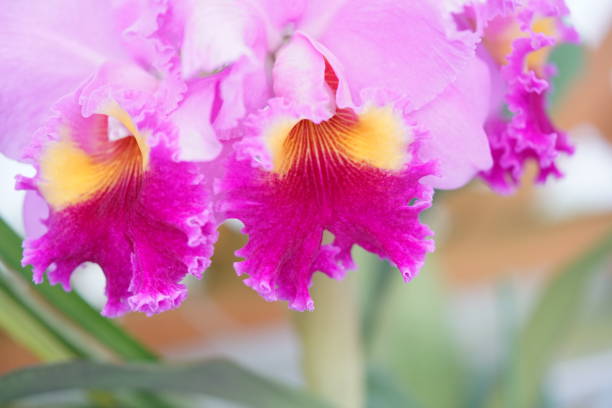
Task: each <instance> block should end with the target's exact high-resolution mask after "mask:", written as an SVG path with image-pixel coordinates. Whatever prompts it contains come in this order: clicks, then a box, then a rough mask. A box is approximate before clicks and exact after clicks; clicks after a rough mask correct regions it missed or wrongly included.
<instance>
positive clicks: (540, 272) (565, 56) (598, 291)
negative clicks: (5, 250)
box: [0, 0, 612, 407]
mask: <svg viewBox="0 0 612 408" xmlns="http://www.w3.org/2000/svg"><path fill="white" fill-rule="evenodd" d="M567 3H568V4H569V6H570V8H571V9H572V19H571V21H572V22H573V24H574V25H575V26H576V28H577V29H578V31H579V32H580V34H581V36H582V40H583V44H581V45H580V46H573V45H572V46H570V45H564V46H561V47H559V48H558V49H557V50H555V52H554V54H553V57H552V58H553V59H554V60H555V61H556V63H557V65H558V68H559V72H560V75H559V78H558V80H557V82H556V84H555V94H554V96H553V104H552V112H553V117H554V120H555V122H556V124H557V125H558V127H560V128H562V129H567V130H568V131H569V132H570V135H571V138H572V140H573V142H574V144H575V145H576V154H575V155H574V156H573V157H571V158H563V159H562V162H561V167H562V169H563V170H564V172H565V173H566V177H565V178H564V179H562V180H550V181H549V182H548V183H547V184H546V185H545V186H535V185H533V183H532V178H533V174H534V172H527V173H528V174H527V175H526V176H525V180H524V182H523V184H522V188H521V189H520V190H519V191H517V193H516V194H514V195H512V196H507V197H502V196H498V195H495V194H493V193H491V192H490V191H489V190H488V188H486V186H484V185H483V184H482V183H480V182H474V183H472V184H470V185H469V186H467V187H465V188H463V189H461V190H459V191H454V192H445V193H443V194H440V195H439V196H437V197H436V202H435V205H434V207H433V208H432V209H431V210H430V211H429V212H428V213H427V214H426V216H425V217H426V219H425V221H426V222H427V223H428V224H429V225H430V226H432V228H433V229H434V230H435V231H436V241H437V251H436V252H435V254H433V255H430V256H429V257H428V260H427V265H426V267H425V268H424V269H423V271H422V272H421V274H420V276H419V277H417V278H416V279H415V280H414V281H413V282H411V283H410V284H403V283H401V279H400V276H399V273H397V271H393V270H391V269H390V268H389V267H388V266H387V265H386V264H384V263H382V262H380V261H377V260H375V259H373V258H371V257H369V256H368V255H367V254H363V253H359V254H357V256H358V258H359V259H360V260H361V267H360V268H359V270H357V271H356V272H354V273H353V274H352V277H351V280H352V281H353V283H354V286H355V288H356V290H357V291H358V293H359V296H358V299H359V300H358V301H359V302H360V304H359V307H361V309H360V310H361V311H362V312H363V313H362V316H363V317H362V325H361V330H362V331H363V339H364V343H365V346H366V348H365V350H366V351H365V352H366V356H367V361H368V365H369V369H368V370H369V371H368V381H369V386H370V389H371V390H372V391H371V393H370V395H369V397H368V398H369V404H370V406H381V407H384V406H391V405H389V403H388V402H379V403H377V400H376V398H378V396H377V395H378V394H379V393H380V394H393V392H394V391H393V389H397V390H401V392H400V393H399V394H402V396H401V397H400V396H398V397H397V398H400V399H399V400H398V401H400V402H397V406H408V405H409V403H410V404H416V405H414V406H424V407H452V406H458V405H457V401H458V400H459V399H461V400H462V401H473V404H472V403H469V402H468V403H467V404H466V405H467V406H477V405H478V402H479V400H482V398H492V397H491V396H490V394H487V393H483V392H482V390H483V389H486V388H487V387H489V386H490V384H491V383H492V382H496V381H500V376H503V375H505V374H504V373H507V372H508V367H511V368H512V367H514V368H513V369H515V370H517V371H515V372H518V373H520V377H521V379H520V381H523V382H526V383H527V385H526V386H527V387H530V386H532V383H533V384H536V385H537V386H539V385H543V386H544V389H545V390H546V391H545V405H546V406H551V407H612V273H611V272H612V264H611V263H610V260H608V263H607V265H605V266H604V267H601V266H599V267H597V268H595V270H593V271H589V272H588V276H586V277H585V275H586V274H587V272H586V271H585V272H584V274H581V276H579V277H575V276H574V277H571V278H567V279H565V280H562V279H560V278H559V274H560V273H564V271H566V270H567V266H568V265H570V264H571V263H572V262H573V261H574V260H575V259H578V258H580V257H581V256H582V255H583V254H585V253H587V252H588V251H589V250H590V249H591V248H593V247H595V246H596V245H597V243H598V242H600V241H601V240H602V239H604V237H606V236H609V235H610V233H611V232H612V24H611V23H612V2H610V1H609V0H588V1H587V0H573V1H571V0H567ZM18 173H21V174H31V173H32V169H30V168H28V167H27V166H24V165H21V164H18V163H16V162H13V161H10V160H8V159H6V158H4V157H0V215H1V216H2V217H3V218H4V219H5V220H7V221H8V222H9V223H10V224H11V225H12V226H13V227H14V228H15V229H16V230H17V231H18V232H20V233H22V232H23V227H22V224H21V223H22V221H21V205H22V200H23V194H22V193H21V192H15V191H13V190H12V186H13V183H14V181H13V180H14V176H15V175H16V174H18ZM245 241H246V239H245V237H243V236H241V235H240V234H239V233H238V232H237V228H236V227H235V226H234V225H232V224H227V225H224V226H223V227H222V228H221V235H220V239H219V243H218V245H217V251H216V254H215V257H214V262H213V265H212V267H211V268H210V269H209V270H208V271H207V272H206V275H205V279H204V280H203V281H196V280H189V282H188V285H189V286H190V295H189V298H188V299H187V301H186V302H185V304H184V305H183V306H182V307H181V308H179V309H178V310H174V311H171V312H167V313H164V314H161V315H157V316H154V317H146V316H144V315H136V314H132V315H129V316H126V317H124V318H122V319H119V321H118V322H119V324H120V325H121V326H123V327H125V328H126V329H127V331H129V332H130V333H132V334H133V335H134V336H135V337H136V338H137V339H139V340H140V341H142V342H143V343H144V344H146V345H148V346H150V347H151V348H152V349H154V350H155V351H157V352H159V353H160V354H161V355H162V356H164V358H165V359H167V360H170V361H188V360H193V359H202V358H206V357H210V356H226V357H229V358H231V359H232V360H234V361H237V362H239V363H241V364H242V365H244V366H246V367H250V368H252V369H253V370H255V371H257V372H259V373H262V374H265V375H267V376H269V377H272V378H276V379H278V380H279V381H282V382H284V383H288V384H295V385H301V384H303V382H304V379H303V377H302V374H301V370H300V359H301V354H300V345H299V341H298V338H297V335H296V331H295V328H294V325H293V323H292V318H291V314H292V312H289V311H288V310H287V305H286V304H285V303H281V302H278V303H267V302H265V301H263V300H262V299H261V298H260V297H259V296H257V295H256V294H255V292H254V291H252V290H251V289H248V288H247V287H246V286H244V285H243V284H242V283H241V281H240V279H239V278H237V277H236V275H235V273H234V272H233V268H232V263H233V262H234V261H235V258H234V256H233V253H234V251H235V250H236V249H237V248H240V247H241V246H242V245H244V243H245ZM556 278H557V279H556ZM334 284H336V283H332V285H334ZM337 284H338V285H340V284H341V283H337ZM74 286H75V288H76V290H77V291H78V292H79V293H80V294H81V295H82V296H83V297H85V298H86V299H87V300H88V301H89V302H90V303H91V304H93V305H94V306H96V307H100V306H101V305H102V303H103V302H104V295H103V287H104V280H103V277H102V273H101V271H100V270H99V269H98V268H97V267H95V266H89V267H86V268H83V270H81V271H79V272H78V273H77V276H75V279H74ZM315 286H316V285H315ZM314 298H315V304H316V303H317V290H316V287H315V290H314ZM551 302H552V303H551ZM551 304H552V305H554V307H552V306H550V305H551ZM547 305H548V306H547ZM517 344H518V345H519V346H517ZM330 352H333V351H330ZM38 361H39V360H38V358H37V357H36V356H35V355H34V354H32V353H31V352H30V351H28V349H26V348H25V347H24V346H22V345H20V344H19V343H17V342H15V341H14V340H13V339H12V338H10V337H9V336H8V335H7V334H6V333H3V332H1V331H0V374H3V373H5V372H8V371H10V370H13V369H16V368H19V367H23V366H26V365H30V364H33V363H36V362H38ZM383 378H387V380H382V379H383ZM390 384H391V385H390ZM389 387H391V388H392V389H390V388H389ZM404 394H405V395H404ZM406 395H408V396H409V399H410V401H409V402H406V401H404V400H401V398H405V396H406ZM483 395H485V396H483ZM381 398H382V397H381ZM384 398H388V395H387V396H386V397H384ZM493 398H494V397H493ZM381 401H382V400H381ZM404 404H405V405H404Z"/></svg>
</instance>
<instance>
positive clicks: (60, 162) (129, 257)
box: [2, 0, 216, 316]
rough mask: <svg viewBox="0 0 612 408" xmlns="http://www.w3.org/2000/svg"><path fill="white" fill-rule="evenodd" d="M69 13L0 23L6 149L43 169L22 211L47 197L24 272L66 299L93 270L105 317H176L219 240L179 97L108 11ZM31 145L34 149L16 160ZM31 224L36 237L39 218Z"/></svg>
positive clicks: (73, 5)
mask: <svg viewBox="0 0 612 408" xmlns="http://www.w3.org/2000/svg"><path fill="white" fill-rule="evenodd" d="M64 6H65V7H62V8H57V6H56V5H52V4H49V3H48V2H43V1H41V2H32V3H31V4H29V6H28V8H27V9H21V8H19V7H18V4H16V3H15V4H14V3H10V5H8V7H5V8H3V11H2V14H3V15H2V23H3V24H2V27H3V34H2V35H3V36H10V37H12V38H13V42H12V43H8V44H7V41H3V42H4V43H5V44H7V45H6V47H7V48H6V49H5V50H4V52H6V53H9V56H10V57H11V59H7V60H8V61H10V63H11V64H14V65H15V66H14V67H11V68H13V69H12V71H11V72H10V73H9V75H8V78H7V77H3V79H2V81H3V82H2V89H3V105H4V106H3V112H4V113H5V114H6V116H7V117H8V119H9V120H8V121H7V122H8V124H7V122H4V123H3V124H4V125H5V126H10V128H6V129H3V134H2V136H3V139H2V143H3V151H4V152H6V153H7V155H10V154H12V155H17V154H19V157H20V158H21V159H22V160H25V161H27V162H29V163H32V164H34V165H35V167H36V168H37V174H36V176H35V177H34V178H31V179H28V178H21V179H19V180H18V183H17V187H18V188H21V189H26V190H30V191H32V192H35V193H33V194H34V195H31V196H30V198H29V200H28V202H29V205H28V206H27V208H32V209H34V210H35V209H37V208H40V204H36V201H37V200H40V198H39V197H42V199H44V201H45V203H46V205H47V206H48V216H47V218H46V220H45V221H44V226H43V228H42V231H39V232H37V231H32V229H31V228H30V231H28V235H29V236H28V238H27V239H26V241H25V243H24V258H23V263H24V265H27V264H30V265H32V266H33V271H34V281H35V282H37V283H40V282H42V280H43V275H44V273H45V271H46V272H47V276H48V277H49V281H50V282H51V283H53V284H55V283H60V284H62V286H63V287H64V288H65V289H67V290H68V289H70V277H71V274H72V273H73V271H74V270H75V269H76V268H77V267H78V266H79V265H81V264H83V263H85V262H95V263H97V264H99V265H100V266H101V268H102V270H103V271H104V274H105V277H106V295H107V297H108V301H107V304H106V306H105V307H104V310H103V314H104V315H106V316H117V315H121V314H123V313H125V312H127V311H131V310H133V311H141V312H145V313H147V314H152V313H156V312H160V311H164V310H167V309H170V308H172V307H175V306H177V305H178V304H180V302H181V301H182V300H183V299H184V298H185V295H186V288H185V287H184V286H183V285H182V284H181V283H180V281H181V280H182V279H183V278H184V277H185V275H186V274H192V275H195V276H198V277H199V276H201V274H202V272H203V271H204V269H205V268H206V267H207V266H208V264H209V262H210V261H209V258H210V256H211V255H212V246H213V243H214V241H215V237H216V228H215V227H216V225H215V224H214V220H213V218H212V213H211V203H210V200H209V198H208V194H209V193H208V191H207V189H206V188H205V185H204V183H203V174H202V172H201V169H200V167H199V166H198V164H196V163H193V162H187V161H181V160H180V157H179V156H180V155H179V151H178V144H179V140H178V132H179V129H178V127H177V126H175V125H174V124H173V123H172V122H171V121H170V113H171V112H173V111H177V112H180V111H181V107H180V106H178V102H179V100H180V98H181V95H180V94H181V93H182V92H183V87H182V86H180V83H178V82H176V80H175V78H173V74H172V72H171V66H170V64H169V61H164V59H163V57H162V56H160V55H157V54H156V53H150V54H148V55H147V53H145V52H144V51H146V50H143V49H140V50H139V53H134V52H132V49H131V46H132V44H131V43H130V41H131V40H132V39H130V38H123V37H122V33H123V32H125V31H126V30H128V27H121V23H122V22H121V21H118V20H117V19H116V18H115V15H114V14H113V10H112V9H111V8H110V7H108V6H105V5H104V4H103V3H101V2H97V1H80V0H79V1H75V2H65V4H64ZM133 40H134V41H136V42H138V41H142V39H140V38H136V37H134V38H133ZM26 45H29V46H31V47H32V49H29V50H27V51H26V50H24V47H25V46H26ZM45 57H48V60H45ZM3 60H4V58H3ZM45 63H46V64H48V65H45ZM60 64H61V65H60ZM160 78H161V79H160ZM30 95H32V96H30ZM5 104H6V105H5ZM45 112H47V113H45ZM45 116H47V118H45V119H43V118H44V117H45ZM32 121H35V122H34V123H36V124H37V126H38V129H37V130H35V131H32V128H31V127H32V126H33V125H34V124H33V123H32ZM26 132H27V133H29V132H32V133H33V135H32V137H31V138H28V137H27V133H26ZM15 135H18V137H17V136H15ZM24 138H27V139H29V145H28V146H27V147H26V148H22V149H18V147H21V146H22V145H24V142H23V139H24ZM16 146H17V147H16ZM11 149H13V150H11ZM19 150H21V151H19ZM25 216H26V220H27V223H29V224H34V225H36V219H35V220H31V218H37V217H40V214H38V213H34V214H30V213H29V212H27V213H26V214H25Z"/></svg>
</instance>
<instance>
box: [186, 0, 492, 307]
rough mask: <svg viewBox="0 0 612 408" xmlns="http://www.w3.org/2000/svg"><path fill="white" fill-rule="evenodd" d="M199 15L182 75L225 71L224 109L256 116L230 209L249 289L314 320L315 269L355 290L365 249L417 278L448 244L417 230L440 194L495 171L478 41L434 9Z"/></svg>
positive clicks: (199, 7)
mask: <svg viewBox="0 0 612 408" xmlns="http://www.w3.org/2000/svg"><path fill="white" fill-rule="evenodd" d="M192 7H193V8H192V9H191V11H190V12H189V13H188V14H187V15H188V16H189V17H187V20H186V22H185V26H186V29H185V37H184V38H183V42H182V45H181V47H182V51H181V55H182V63H181V66H182V74H183V76H185V77H191V76H194V75H195V76H197V75H198V74H199V73H200V74H201V73H206V72H212V71H213V70H215V69H219V68H221V69H223V67H227V68H226V69H228V70H229V71H228V72H227V73H226V75H227V77H226V81H222V82H221V83H220V85H219V89H221V90H222V91H223V93H220V94H219V95H220V96H219V98H220V102H221V104H222V106H223V108H222V109H225V110H226V115H227V117H234V118H237V117H238V118H239V117H241V116H243V115H244V116H245V117H246V119H243V120H237V121H236V122H234V123H235V126H234V128H233V130H231V131H230V132H229V133H223V134H224V137H234V138H236V139H235V140H236V142H235V143H234V145H233V152H232V154H231V157H230V158H229V160H228V163H227V166H226V171H225V177H224V178H223V180H222V182H221V183H220V185H219V194H220V197H222V198H221V199H220V201H219V202H218V209H219V210H220V211H221V212H223V213H224V214H225V216H226V217H227V218H237V219H239V220H240V221H242V222H243V223H244V232H246V233H247V234H248V235H249V241H248V243H247V245H246V246H245V247H244V248H242V249H241V250H240V251H239V252H238V253H237V254H238V255H239V256H241V257H244V261H242V262H239V263H238V264H236V271H237V272H238V274H240V275H242V274H247V275H248V278H247V279H245V283H246V284H247V285H249V286H251V287H252V288H254V289H255V290H256V291H257V292H259V293H260V294H261V295H262V296H263V297H264V298H265V299H267V300H277V299H283V300H287V301H288V302H289V306H290V307H291V308H293V309H297V310H311V309H313V307H314V306H313V301H312V299H311V297H310V294H309V286H310V284H311V279H312V275H313V273H314V272H315V271H322V272H324V273H325V274H327V275H328V276H330V277H332V278H336V279H339V278H342V276H343V275H344V274H345V271H346V270H347V269H349V268H351V267H352V266H353V262H352V260H351V254H350V251H351V248H352V246H353V245H354V244H358V245H360V246H362V247H363V248H365V249H366V250H368V251H371V252H373V253H375V254H378V255H379V256H381V257H383V258H386V259H389V260H390V261H391V262H393V263H394V264H395V265H396V266H397V267H398V268H399V270H400V272H401V273H402V275H403V277H404V278H405V280H410V279H411V278H412V277H414V276H415V275H416V273H417V272H418V270H419V268H420V267H421V265H422V264H423V262H424V258H425V255H426V253H427V252H430V251H432V250H433V248H434V243H433V240H432V239H431V236H432V232H431V230H430V229H429V228H428V227H427V226H425V225H423V224H422V223H421V222H420V221H419V215H420V214H421V213H422V211H423V210H425V209H427V208H428V207H429V206H430V205H431V199H432V194H433V188H434V187H437V188H457V187H460V186H461V185H463V184H465V183H466V182H467V181H469V180H470V179H471V178H472V177H473V176H474V175H475V174H477V173H478V172H479V171H482V170H486V169H488V168H489V167H490V165H491V158H490V153H489V146H488V142H487V138H486V135H485V133H484V130H483V127H482V126H483V123H484V119H485V117H486V114H487V112H488V108H489V107H488V95H489V78H488V71H487V67H486V65H485V64H484V63H483V62H481V60H480V59H478V58H477V57H476V56H475V54H474V47H475V41H476V37H475V36H473V35H470V34H466V35H463V34H461V33H458V32H456V30H455V31H453V30H448V29H447V26H446V25H445V23H444V16H443V15H442V14H441V13H440V12H439V11H438V10H437V9H436V8H435V7H433V6H431V5H429V4H428V3H427V2H415V1H378V2H370V1H347V2H342V1H331V2H323V1H310V2H306V1H302V2H299V1H298V2H280V1H256V2H251V1H233V2H223V1H214V0H213V1H208V2H206V3H193V5H192ZM205 21H206V22H209V24H204V22H205ZM247 78H248V79H247ZM230 79H231V80H230ZM251 85H252V86H253V88H250V86H251ZM227 95H232V96H233V97H232V98H230V99H231V103H230V102H229V101H228V100H227ZM236 102H237V103H236ZM233 107H235V109H236V112H234V113H233V114H232V113H231V110H232V108H233ZM224 132H225V131H224ZM326 237H329V242H325V243H323V241H324V240H325V239H327V238H326ZM332 237H333V238H332Z"/></svg>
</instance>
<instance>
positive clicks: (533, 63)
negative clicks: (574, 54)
mask: <svg viewBox="0 0 612 408" xmlns="http://www.w3.org/2000/svg"><path fill="white" fill-rule="evenodd" d="M531 29H532V30H533V32H535V33H540V34H544V35H546V36H548V37H556V36H557V35H558V33H557V27H556V24H555V19H553V18H541V19H538V20H536V21H535V22H534V23H533V24H532V25H531ZM551 48H552V47H550V46H548V47H544V48H540V49H539V50H537V51H533V52H531V53H530V54H529V55H528V56H527V61H526V64H527V68H529V69H532V70H534V71H536V72H537V73H538V74H539V75H540V76H541V75H542V70H543V69H544V65H545V64H546V61H548V56H549V55H550V51H551Z"/></svg>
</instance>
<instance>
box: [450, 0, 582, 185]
mask: <svg viewBox="0 0 612 408" xmlns="http://www.w3.org/2000/svg"><path fill="white" fill-rule="evenodd" d="M568 14H569V11H568V9H567V7H566V6H565V4H564V3H563V1H561V0H550V1H549V0H546V1H543V0H522V1H517V0H515V1H489V2H486V3H476V4H472V5H470V6H468V7H466V8H465V9H464V11H463V12H462V13H460V14H459V15H458V17H457V20H458V22H459V25H460V26H462V27H463V28H465V29H471V30H475V31H476V32H478V33H479V35H482V37H483V40H482V42H481V43H480V45H479V48H478V50H477V53H478V55H479V56H480V57H481V58H482V59H483V60H484V61H486V62H487V64H488V66H489V68H490V70H491V76H492V78H493V85H492V87H493V89H494V92H493V96H492V104H491V112H490V115H489V118H488V119H487V123H486V125H485V129H486V131H487V136H488V137H489V142H490V144H491V153H492V156H493V166H492V167H491V168H490V169H488V170H486V171H484V172H482V173H481V177H482V178H483V179H484V180H485V181H486V182H487V183H488V184H489V185H490V186H491V188H493V189H494V190H496V191H498V192H500V193H509V192H512V191H513V190H514V189H515V188H516V186H517V185H518V184H519V182H520V180H521V177H522V175H523V172H524V167H525V164H526V162H527V161H528V160H529V159H533V160H535V162H536V163H537V166H538V174H537V178H536V180H537V181H538V182H541V183H543V182H545V181H546V180H547V178H548V177H549V176H554V177H557V178H559V177H561V175H562V174H561V171H560V170H559V168H558V166H557V164H556V162H555V160H556V159H557V157H558V156H559V155H560V154H572V153H573V151H574V148H573V147H572V146H571V144H570V143H569V139H568V137H567V135H566V134H565V133H564V132H563V131H561V130H559V129H557V128H556V127H555V126H554V124H553V122H552V120H551V119H550V118H549V116H548V113H547V110H546V104H547V96H548V92H549V90H550V78H551V76H552V75H554V73H555V68H554V67H553V66H551V65H549V64H548V56H549V55H550V52H551V50H552V47H553V46H554V45H555V44H558V43H560V42H576V41H577V39H578V36H577V33H576V32H575V31H574V30H573V29H572V28H571V27H569V26H567V24H566V22H565V21H564V17H566V16H567V15H568ZM505 107H507V109H508V110H509V112H510V115H511V116H510V117H509V118H508V115H507V114H506V113H505V112H504V108H505Z"/></svg>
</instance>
